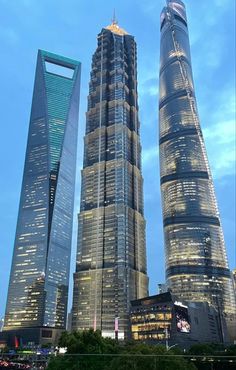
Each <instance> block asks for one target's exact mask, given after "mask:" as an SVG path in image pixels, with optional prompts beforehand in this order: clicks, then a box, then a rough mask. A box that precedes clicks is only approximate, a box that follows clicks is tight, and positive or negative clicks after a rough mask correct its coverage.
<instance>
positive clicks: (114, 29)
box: [106, 12, 128, 36]
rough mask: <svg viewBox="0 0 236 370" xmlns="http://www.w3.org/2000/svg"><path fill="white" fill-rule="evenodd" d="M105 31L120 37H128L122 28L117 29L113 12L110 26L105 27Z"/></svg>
mask: <svg viewBox="0 0 236 370" xmlns="http://www.w3.org/2000/svg"><path fill="white" fill-rule="evenodd" d="M106 29H107V30H110V31H111V32H113V33H115V34H117V35H120V36H124V35H128V32H126V31H125V30H124V29H123V28H121V27H119V25H118V21H117V19H116V16H115V12H114V15H113V19H112V22H111V24H110V25H109V26H107V27H106Z"/></svg>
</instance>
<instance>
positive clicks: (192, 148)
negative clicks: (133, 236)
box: [159, 0, 235, 328]
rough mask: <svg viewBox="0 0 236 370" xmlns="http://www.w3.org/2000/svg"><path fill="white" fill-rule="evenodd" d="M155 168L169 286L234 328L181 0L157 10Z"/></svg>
mask: <svg viewBox="0 0 236 370" xmlns="http://www.w3.org/2000/svg"><path fill="white" fill-rule="evenodd" d="M159 122H160V171H161V192H162V208H163V223H164V234H165V253H166V278H167V282H168V285H169V287H170V288H171V290H172V292H173V293H175V294H176V295H177V296H179V298H182V299H185V300H189V301H207V302H209V303H210V304H213V305H214V306H215V307H216V308H218V309H219V312H222V314H223V315H224V316H225V318H226V320H227V322H228V326H229V327H231V328H232V326H233V320H234V319H235V316H234V315H235V297H234V295H233V288H232V280H231V277H230V271H229V267H228V263H227V257H226V250H225V244H224V237H223V232H222V227H221V222H220V217H219V212H218V209H217V203H216V198H215V193H214V188H213V182H212V177H211V172H210V169H209V163H208V159H207V155H206V149H205V144H204V141H203V136H202V132H201V128H200V124H199V117H198V113H197V106H196V98H195V92H194V85H193V77H192V69H191V57H190V46H189V37H188V26H187V19H186V13H185V6H184V4H183V2H182V1H180V0H176V1H174V0H173V1H170V0H169V1H167V6H166V7H165V8H164V9H163V11H162V13H161V52H160V101H159Z"/></svg>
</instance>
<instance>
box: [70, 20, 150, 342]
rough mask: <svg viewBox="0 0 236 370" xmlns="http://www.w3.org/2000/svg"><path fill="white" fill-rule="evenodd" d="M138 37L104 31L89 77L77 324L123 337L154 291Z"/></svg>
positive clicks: (117, 30) (111, 29)
mask: <svg viewBox="0 0 236 370" xmlns="http://www.w3.org/2000/svg"><path fill="white" fill-rule="evenodd" d="M136 60H137V56H136V43H135V41H134V37H133V36H131V35H129V34H128V33H127V32H126V31H124V30H123V29H122V28H120V27H119V26H118V24H117V22H116V21H115V20H114V21H113V23H112V24H111V25H110V26H108V27H106V28H103V29H102V31H101V32H100V34H99V35H98V45H97V49H96V51H95V53H94V55H93V59H92V71H91V79H90V84H89V96H88V110H87V115H86V117H87V121H86V134H85V139H84V143H85V146H84V164H83V170H82V185H81V206H80V214H79V216H78V252H77V262H76V272H75V274H74V296H73V308H72V329H74V330H76V329H79V330H83V329H88V328H94V329H100V330H101V331H102V335H104V336H110V337H114V336H115V331H116V335H117V336H118V337H119V338H124V337H126V335H127V331H128V322H129V308H130V301H131V300H132V299H136V298H141V297H144V296H147V294H148V278H147V274H146V248H145V220H144V216H143V179H142V175H141V146H140V137H139V130H140V123H139V118H138V101H137V100H138V99H137V61H136Z"/></svg>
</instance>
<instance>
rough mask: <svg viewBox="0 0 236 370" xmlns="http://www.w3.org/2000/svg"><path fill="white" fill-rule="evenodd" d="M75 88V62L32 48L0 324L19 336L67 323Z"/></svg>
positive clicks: (77, 87)
mask: <svg viewBox="0 0 236 370" xmlns="http://www.w3.org/2000/svg"><path fill="white" fill-rule="evenodd" d="M79 91H80V62H77V61H75V60H72V59H68V58H65V57H62V56H59V55H55V54H52V53H49V52H46V51H43V50H39V52H38V58H37V67H36V76H35V84H34V92H33V101H32V109H31V117H30V125H29V134H28V143H27V150H26V157H25V166H24V174H23V182H22V189H21V198H20V205H19V214H18V220H17V227H16V236H15V245H14V252H13V259H12V268H11V275H10V283H9V290H8V297H7V306H6V314H5V322H4V331H8V334H10V332H11V331H12V332H14V335H16V336H20V337H21V339H22V340H23V342H25V341H26V342H27V341H31V342H32V341H35V342H39V341H40V340H41V339H40V338H43V337H45V336H46V338H47V341H50V340H51V339H52V338H53V337H54V335H55V330H54V331H53V330H42V329H41V328H44V327H50V328H52V329H53V328H54V329H65V326H66V316H67V298H68V281H69V268H70V254H71V238H72V220H73V207H74V186H75V165H76V147H77V129H78V109H79ZM36 328H37V329H36ZM16 330H17V331H16ZM32 338H33V339H32Z"/></svg>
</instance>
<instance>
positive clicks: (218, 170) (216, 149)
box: [203, 90, 236, 179]
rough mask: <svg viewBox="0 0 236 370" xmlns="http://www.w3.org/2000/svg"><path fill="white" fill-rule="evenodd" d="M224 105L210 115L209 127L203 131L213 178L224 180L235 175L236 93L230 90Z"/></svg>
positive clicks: (223, 98)
mask: <svg viewBox="0 0 236 370" xmlns="http://www.w3.org/2000/svg"><path fill="white" fill-rule="evenodd" d="M218 100H219V101H222V103H221V104H220V105H219V106H218V108H217V109H216V110H215V111H214V112H213V114H212V115H208V120H209V121H210V122H209V123H210V124H209V127H207V128H204V129H203V136H204V139H205V141H206V147H207V152H208V156H209V161H210V165H211V170H212V173H213V177H214V178H215V179H216V178H217V179H219V178H223V177H224V176H227V175H232V174H235V167H236V151H235V150H236V140H235V135H236V129H235V101H234V91H231V90H228V91H227V92H226V93H225V92H224V94H223V95H222V96H220V95H219V99H218Z"/></svg>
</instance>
